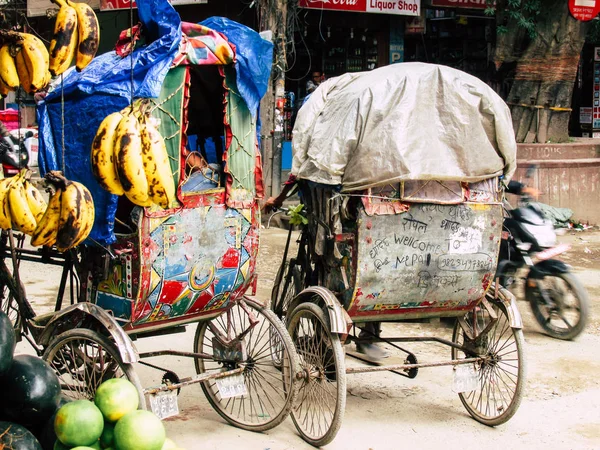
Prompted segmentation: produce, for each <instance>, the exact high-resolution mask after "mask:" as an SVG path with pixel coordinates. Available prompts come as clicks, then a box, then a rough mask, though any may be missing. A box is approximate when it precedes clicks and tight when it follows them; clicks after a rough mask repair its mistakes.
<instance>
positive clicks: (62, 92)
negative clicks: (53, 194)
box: [60, 73, 66, 176]
mask: <svg viewBox="0 0 600 450" xmlns="http://www.w3.org/2000/svg"><path fill="white" fill-rule="evenodd" d="M60 116H61V127H62V135H61V138H62V173H63V175H65V176H66V174H65V170H66V168H65V154H66V152H65V88H64V84H63V74H62V73H61V74H60Z"/></svg>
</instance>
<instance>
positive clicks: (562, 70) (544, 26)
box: [495, 0, 589, 142]
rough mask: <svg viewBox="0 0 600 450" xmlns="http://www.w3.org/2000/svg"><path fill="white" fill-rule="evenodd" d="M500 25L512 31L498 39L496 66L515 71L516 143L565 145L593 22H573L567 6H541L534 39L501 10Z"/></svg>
mask: <svg viewBox="0 0 600 450" xmlns="http://www.w3.org/2000/svg"><path fill="white" fill-rule="evenodd" d="M497 20H498V21H499V24H504V25H505V26H506V27H507V28H508V32H507V33H505V34H498V39H497V43H496V55H495V62H496V67H497V68H499V69H500V70H502V69H505V70H506V67H513V68H514V81H513V84H512V87H511V88H510V92H509V94H508V98H507V103H508V105H509V106H510V109H511V113H512V119H513V126H514V129H515V136H516V139H517V142H565V141H567V140H568V138H569V116H570V114H571V109H570V107H571V98H572V95H573V87H574V84H575V79H576V76H577V67H578V64H579V56H580V53H581V50H582V48H583V44H584V42H585V35H586V32H587V30H588V27H589V22H580V21H578V20H575V19H574V18H573V17H572V16H571V14H570V13H569V7H568V2H566V1H565V0H546V1H544V2H543V4H542V9H541V11H540V14H539V16H538V17H537V18H536V22H537V25H536V32H537V36H536V37H535V38H534V39H530V38H529V37H528V35H527V33H526V31H525V30H523V29H522V28H521V27H519V26H518V24H517V20H516V19H514V18H510V17H509V16H508V15H507V14H506V12H505V11H504V10H503V8H502V5H499V6H498V13H497Z"/></svg>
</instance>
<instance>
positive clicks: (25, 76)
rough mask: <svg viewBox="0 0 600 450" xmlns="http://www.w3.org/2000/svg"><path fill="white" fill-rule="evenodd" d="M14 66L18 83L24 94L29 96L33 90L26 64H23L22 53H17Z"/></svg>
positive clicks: (23, 57)
mask: <svg viewBox="0 0 600 450" xmlns="http://www.w3.org/2000/svg"><path fill="white" fill-rule="evenodd" d="M15 65H16V66H17V73H18V74H19V81H20V82H21V86H23V89H25V92H27V93H28V94H31V93H32V92H33V91H34V89H33V87H32V80H31V76H30V74H29V71H28V70H27V63H26V62H25V56H24V55H23V52H22V51H19V52H18V53H17V54H16V56H15Z"/></svg>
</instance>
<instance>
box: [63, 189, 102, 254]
mask: <svg viewBox="0 0 600 450" xmlns="http://www.w3.org/2000/svg"><path fill="white" fill-rule="evenodd" d="M93 210H94V202H93V200H92V195H91V194H90V191H88V190H87V188H86V187H85V186H83V185H82V184H81V183H78V182H76V181H67V182H66V183H65V189H64V190H63V191H62V194H61V196H60V215H59V218H58V232H57V233H56V248H57V249H58V250H59V251H61V252H64V251H66V250H69V249H70V248H73V247H75V246H76V245H77V244H79V243H80V242H82V241H83V240H84V239H85V238H86V237H87V236H88V235H89V234H90V231H91V230H92V225H93V224H94V213H93Z"/></svg>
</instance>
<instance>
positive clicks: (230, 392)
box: [216, 374, 248, 398]
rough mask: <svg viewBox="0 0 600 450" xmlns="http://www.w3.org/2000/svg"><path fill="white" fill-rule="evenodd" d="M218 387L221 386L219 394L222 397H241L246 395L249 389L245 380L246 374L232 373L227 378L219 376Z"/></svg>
mask: <svg viewBox="0 0 600 450" xmlns="http://www.w3.org/2000/svg"><path fill="white" fill-rule="evenodd" d="M216 382H217V387H218V388H219V394H221V398H231V397H239V396H241V395H246V394H247V393H248V389H246V383H245V382H244V376H243V375H242V374H239V375H232V376H230V377H225V378H217V379H216Z"/></svg>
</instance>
